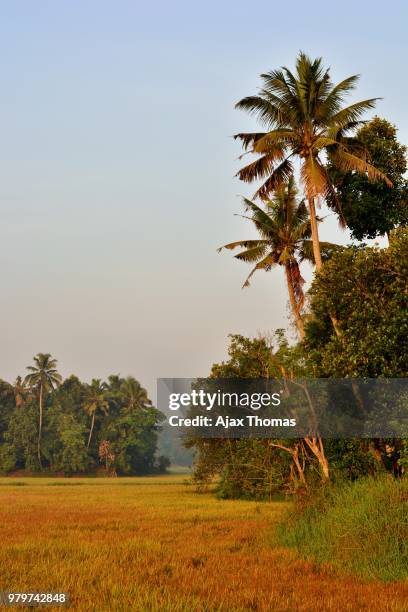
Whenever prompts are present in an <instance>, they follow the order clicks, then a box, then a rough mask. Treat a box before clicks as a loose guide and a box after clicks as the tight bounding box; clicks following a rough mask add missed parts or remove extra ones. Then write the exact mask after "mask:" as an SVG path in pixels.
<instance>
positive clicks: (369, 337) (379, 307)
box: [305, 228, 408, 378]
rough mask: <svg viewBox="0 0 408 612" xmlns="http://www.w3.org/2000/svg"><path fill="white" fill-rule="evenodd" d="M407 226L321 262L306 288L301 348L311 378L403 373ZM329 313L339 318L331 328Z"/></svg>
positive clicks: (407, 357) (407, 352)
mask: <svg viewBox="0 0 408 612" xmlns="http://www.w3.org/2000/svg"><path fill="white" fill-rule="evenodd" d="M407 286H408V229H407V228H398V229H395V230H393V232H392V233H391V235H390V246H389V247H388V248H387V249H379V248H378V247H370V248H348V249H345V250H344V251H342V252H341V253H338V254H336V255H335V256H334V257H332V258H331V260H330V261H329V262H328V263H327V264H325V266H324V268H323V269H322V271H321V272H320V274H319V275H318V277H317V278H316V279H315V280H314V282H313V285H312V288H311V290H310V298H311V300H310V310H311V316H310V318H309V320H308V323H307V324H306V327H305V329H306V338H305V350H306V353H307V359H308V361H309V364H310V367H311V368H312V369H313V374H314V375H315V376H316V377H327V376H329V377H334V378H359V377H367V378H377V377H378V376H385V377H388V378H398V377H406V376H407V375H408V369H407V364H408V346H407V337H408V320H407V310H408V294H407ZM328 312H333V313H334V314H335V316H336V317H337V318H338V320H339V321H340V322H341V330H342V334H341V336H340V337H339V336H337V335H335V334H334V333H333V330H332V327H331V325H330V320H329V318H328V316H327V313H328Z"/></svg>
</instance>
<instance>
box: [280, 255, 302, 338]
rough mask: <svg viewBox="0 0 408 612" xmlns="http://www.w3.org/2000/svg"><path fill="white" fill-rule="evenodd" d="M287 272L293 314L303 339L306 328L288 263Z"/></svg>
mask: <svg viewBox="0 0 408 612" xmlns="http://www.w3.org/2000/svg"><path fill="white" fill-rule="evenodd" d="M285 272H286V282H287V285H288V293H289V301H290V305H291V308H292V312H293V315H294V317H295V321H296V327H297V328H298V332H299V336H300V339H301V340H303V338H304V337H305V328H304V326H303V320H302V317H301V316H300V312H299V306H298V304H297V302H296V297H295V290H294V288H293V282H292V277H291V273H290V269H289V265H288V264H286V265H285Z"/></svg>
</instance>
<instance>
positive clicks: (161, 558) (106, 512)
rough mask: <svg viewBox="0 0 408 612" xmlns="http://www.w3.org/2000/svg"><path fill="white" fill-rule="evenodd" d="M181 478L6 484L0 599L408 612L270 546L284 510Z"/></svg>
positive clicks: (191, 608)
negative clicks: (227, 496) (223, 497)
mask: <svg viewBox="0 0 408 612" xmlns="http://www.w3.org/2000/svg"><path fill="white" fill-rule="evenodd" d="M184 479H185V477H184V476H182V475H170V476H165V477H152V478H123V479H117V478H115V479H109V480H108V479H43V478H32V479H30V478H18V479H5V478H4V479H0V509H1V518H0V542H1V545H0V590H8V591H10V590H14V591H21V590H23V591H24V590H25V591H27V590H36V591H40V590H46V591H50V590H51V591H66V592H68V593H69V594H70V597H71V602H72V606H71V609H74V610H84V611H86V610H95V611H96V610H98V611H100V610H118V611H127V610H135V611H157V612H170V611H171V612H173V611H174V612H179V611H183V612H195V611H197V612H198V611H202V612H204V611H236V612H237V611H239V610H258V611H261V610H262V611H263V610H265V611H266V610H268V611H269V610H275V611H290V612H292V611H305V612H317V611H322V612H323V611H324V612H329V611H333V612H334V611H336V612H339V611H340V610H341V611H346V610H350V611H353V612H356V611H359V610H376V611H377V612H386V611H398V612H402V611H404V610H407V609H408V608H407V602H408V589H407V586H406V585H404V584H401V583H393V584H382V583H379V582H362V581H359V580H358V579H356V578H351V577H347V576H341V575H339V574H336V573H334V571H332V570H331V569H330V568H329V567H327V566H318V565H315V564H313V563H309V562H305V561H302V560H300V559H299V558H297V557H296V555H295V553H294V552H291V551H289V550H287V549H284V548H279V547H278V546H277V545H276V544H274V541H275V540H274V535H273V532H274V526H275V525H276V523H277V522H278V521H279V520H280V519H281V517H282V515H283V513H284V512H285V509H286V508H287V506H288V504H287V503H285V502H273V503H262V504H259V503H255V502H247V501H220V500H217V499H214V497H212V496H211V495H210V494H197V493H195V491H194V489H193V487H192V486H189V485H188V484H186V483H185V482H184Z"/></svg>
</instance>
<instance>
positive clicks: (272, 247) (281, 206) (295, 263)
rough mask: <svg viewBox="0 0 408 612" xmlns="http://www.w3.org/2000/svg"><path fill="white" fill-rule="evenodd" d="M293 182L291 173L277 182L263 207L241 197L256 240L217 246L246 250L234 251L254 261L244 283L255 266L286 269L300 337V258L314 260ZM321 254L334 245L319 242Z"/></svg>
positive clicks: (304, 213)
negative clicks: (277, 184)
mask: <svg viewBox="0 0 408 612" xmlns="http://www.w3.org/2000/svg"><path fill="white" fill-rule="evenodd" d="M296 194H297V190H296V186H295V181H294V179H293V177H290V178H289V181H288V184H287V185H282V186H280V187H279V188H278V189H277V190H276V193H275V197H274V198H272V199H271V200H267V201H266V202H265V206H264V208H261V207H259V206H257V205H256V204H255V203H254V202H252V201H251V200H248V199H246V198H244V204H245V208H246V210H247V211H250V212H251V213H252V214H251V216H250V217H245V218H247V219H248V218H249V219H250V220H251V221H252V223H253V224H254V225H255V227H256V229H257V231H258V233H259V235H260V238H258V239H255V240H239V241H237V242H230V243H229V244H225V245H224V246H223V247H221V248H220V249H219V251H221V249H223V248H224V249H235V248H237V247H239V248H244V249H245V250H244V251H242V252H241V253H239V254H238V255H235V257H236V259H239V260H241V261H245V262H249V263H255V267H254V268H253V269H252V271H251V272H250V274H249V276H248V277H247V279H246V281H245V283H244V285H243V286H244V287H248V286H249V279H250V278H251V276H252V275H253V274H254V273H255V272H256V271H257V270H266V271H268V270H271V268H273V267H274V266H276V265H279V266H282V267H283V269H284V270H285V276H286V283H287V288H288V294H289V302H290V306H291V310H292V314H293V317H294V320H295V323H296V327H297V329H298V332H299V335H300V337H301V338H303V337H304V326H303V319H302V308H303V304H304V293H303V288H302V286H303V284H304V280H303V278H302V275H301V273H300V268H299V263H300V262H302V261H303V260H305V259H306V260H308V261H313V250H312V241H311V240H310V236H311V227H310V219H309V215H308V212H307V208H306V205H305V203H304V202H303V201H301V202H298V201H297V199H296ZM320 248H321V249H322V251H323V253H324V255H326V256H327V255H328V254H330V253H331V252H332V251H333V250H334V249H336V246H335V245H332V244H330V243H321V244H320Z"/></svg>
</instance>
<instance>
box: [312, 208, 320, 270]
mask: <svg viewBox="0 0 408 612" xmlns="http://www.w3.org/2000/svg"><path fill="white" fill-rule="evenodd" d="M309 213H310V229H311V230H312V244H313V257H314V260H315V264H316V270H320V268H321V267H322V255H321V253H320V242H319V229H318V227H317V218H316V207H315V203H314V198H309Z"/></svg>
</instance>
